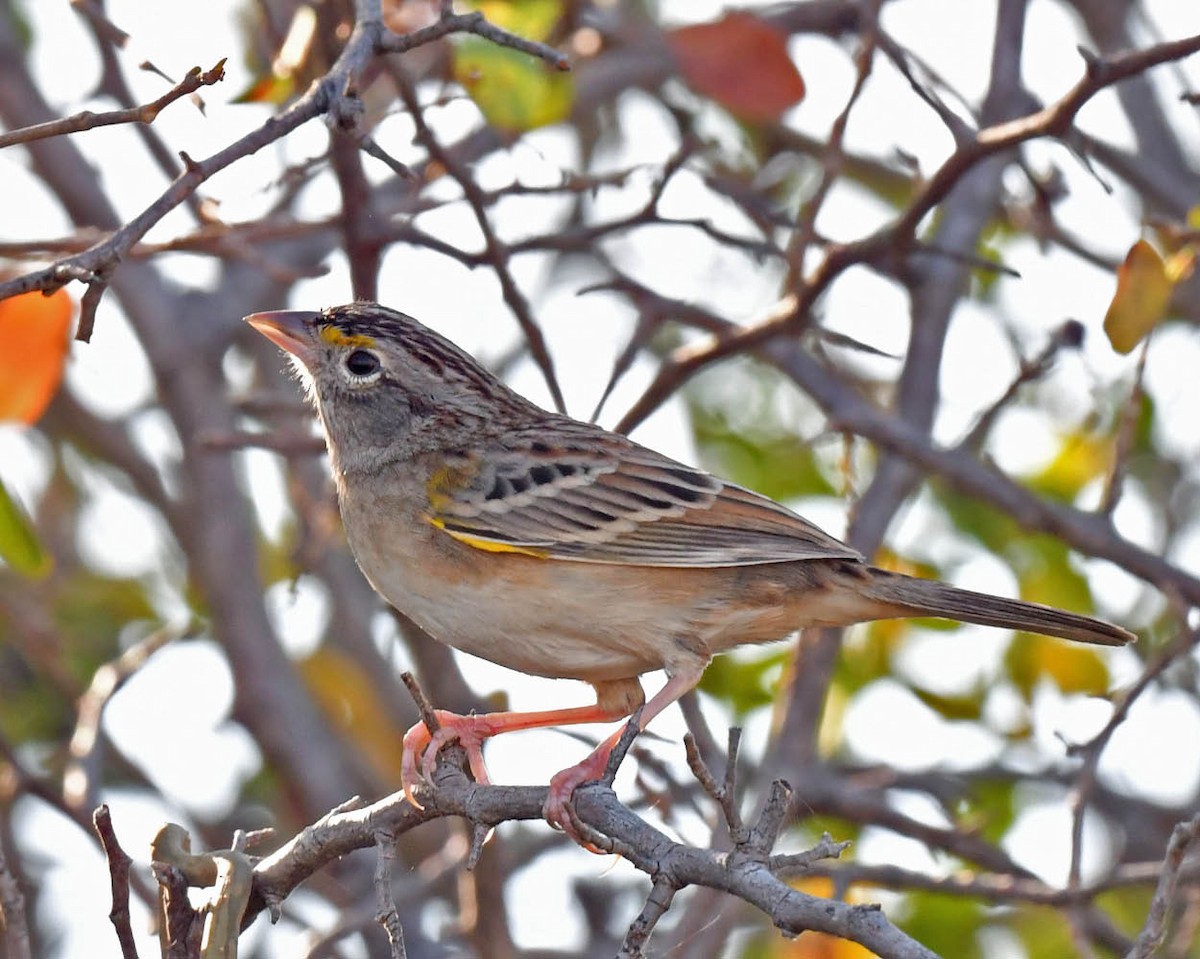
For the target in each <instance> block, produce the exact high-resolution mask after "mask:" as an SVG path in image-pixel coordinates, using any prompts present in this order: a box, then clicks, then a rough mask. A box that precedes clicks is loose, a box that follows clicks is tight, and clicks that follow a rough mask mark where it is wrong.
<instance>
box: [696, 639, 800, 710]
mask: <svg viewBox="0 0 1200 959" xmlns="http://www.w3.org/2000/svg"><path fill="white" fill-rule="evenodd" d="M788 655H789V653H788V651H787V650H786V649H783V650H780V651H776V652H770V653H766V654H763V653H762V652H751V653H743V652H739V653H730V654H727V655H725V656H718V657H717V658H716V659H714V660H713V661H712V662H711V663H709V666H708V669H706V670H705V671H704V677H703V678H702V679H701V680H700V689H702V690H704V692H706V693H708V694H709V695H710V696H715V697H717V698H718V699H720V700H721V701H722V702H725V703H728V704H729V705H730V706H731V707H732V708H733V711H734V713H735V714H736V715H737V716H739V717H741V716H745V715H746V714H747V713H749V712H750V711H751V710H754V709H759V708H761V707H762V706H766V705H768V704H769V703H772V702H774V700H775V694H776V693H777V692H778V689H777V680H778V673H779V671H780V669H781V668H782V666H783V664H784V662H785V661H786V660H787V657H788Z"/></svg>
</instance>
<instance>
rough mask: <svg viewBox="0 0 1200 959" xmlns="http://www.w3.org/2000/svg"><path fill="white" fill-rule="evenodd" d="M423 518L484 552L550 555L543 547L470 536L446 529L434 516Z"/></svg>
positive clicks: (543, 557)
mask: <svg viewBox="0 0 1200 959" xmlns="http://www.w3.org/2000/svg"><path fill="white" fill-rule="evenodd" d="M425 520H426V522H428V523H429V525H430V526H435V527H437V528H438V529H440V530H441V531H442V532H444V533H449V534H450V535H451V536H453V537H454V538H455V539H456V540H458V541H459V542H460V543H466V544H467V545H468V546H471V547H473V548H474V549H478V550H482V551H483V552H485V553H521V554H522V555H524V556H532V557H534V558H535V559H545V558H546V557H547V556H549V555H550V554H549V553H548V552H547V551H546V550H544V549H536V548H534V547H531V546H515V545H513V544H512V543H501V542H497V541H496V540H494V539H486V538H484V537H482V536H472V535H471V534H470V533H464V532H462V531H460V530H455V529H446V524H445V523H444V522H443V521H442V520H440V519H438V518H437V517H436V516H426V517H425Z"/></svg>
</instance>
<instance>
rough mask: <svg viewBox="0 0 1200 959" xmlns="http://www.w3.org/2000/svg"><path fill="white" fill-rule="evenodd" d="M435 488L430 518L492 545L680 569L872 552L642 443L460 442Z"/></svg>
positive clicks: (480, 544) (485, 546) (431, 487)
mask: <svg viewBox="0 0 1200 959" xmlns="http://www.w3.org/2000/svg"><path fill="white" fill-rule="evenodd" d="M428 495H429V510H428V514H427V515H428V519H429V522H431V523H432V524H433V525H434V526H436V527H438V528H439V529H441V530H444V531H445V532H446V533H448V534H449V535H451V536H453V537H455V538H456V539H459V540H461V541H462V542H464V543H467V544H468V545H470V546H474V547H476V548H478V549H482V550H488V551H492V552H517V553H525V554H529V555H533V556H540V557H545V558H552V559H563V560H575V561H578V562H587V563H614V564H622V565H629V566H673V567H686V566H693V567H715V566H750V565H755V564H759V563H783V562H788V561H790V560H811V559H837V558H846V559H861V557H860V556H859V554H858V553H856V552H855V551H854V550H852V549H851V548H850V547H849V546H847V545H845V544H844V543H841V542H839V541H838V540H836V539H834V538H833V537H832V536H829V535H828V534H827V533H824V532H822V531H821V530H820V529H818V528H817V527H816V526H814V525H813V524H812V523H810V522H808V521H807V520H805V519H804V518H803V517H800V516H797V515H796V514H795V513H793V512H792V511H791V510H789V509H787V508H786V507H784V506H781V505H780V504H778V503H776V502H775V501H773V500H770V499H768V498H766V497H765V496H760V495H759V494H757V493H753V492H751V491H750V490H746V489H743V488H742V487H740V486H735V485H734V484H732V483H726V482H724V481H722V480H720V479H718V478H717V477H715V476H712V475H710V474H709V473H706V472H704V471H703V470H699V469H694V468H692V467H689V466H684V465H683V464H681V463H677V462H676V461H674V460H672V459H669V458H667V457H665V456H662V455H660V454H658V453H655V452H653V451H651V450H648V449H645V448H643V447H640V446H637V445H636V444H633V443H627V445H621V444H616V445H613V447H612V448H611V449H610V450H605V451H596V450H594V449H593V448H591V446H590V444H579V445H572V444H564V445H554V444H552V443H549V442H547V441H544V440H537V439H529V440H527V441H525V442H522V443H520V444H518V445H515V446H514V445H512V444H506V445H505V447H503V448H493V449H488V450H466V451H456V452H455V453H453V454H450V455H449V456H448V457H447V458H446V460H445V465H444V466H443V467H442V468H440V469H439V470H437V471H436V472H435V473H434V475H433V476H432V477H431V479H430V480H429V483H428Z"/></svg>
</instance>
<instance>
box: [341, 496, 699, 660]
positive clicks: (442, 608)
mask: <svg viewBox="0 0 1200 959" xmlns="http://www.w3.org/2000/svg"><path fill="white" fill-rule="evenodd" d="M342 514H343V519H344V520H345V524H346V532H347V537H348V539H349V541H350V546H351V549H352V550H353V552H354V555H355V558H356V559H357V561H358V564H359V567H360V568H361V569H362V571H363V573H364V574H365V575H366V577H367V579H368V580H370V582H371V585H372V586H373V587H374V588H375V590H376V591H377V592H378V593H380V594H381V595H382V596H383V597H384V599H386V600H387V601H388V602H389V603H391V604H392V605H393V606H395V607H396V608H397V609H399V610H400V611H401V612H403V613H404V614H405V615H407V616H409V617H410V618H411V619H412V620H413V621H414V622H416V623H417V624H418V625H419V626H421V628H422V629H424V630H425V631H426V632H428V633H429V634H430V635H431V636H433V637H434V638H435V639H437V640H439V641H440V642H443V643H446V644H447V645H450V646H453V647H454V648H455V649H461V650H463V651H464V652H467V653H471V654H472V655H475V656H480V657H482V658H483V659H487V660H490V661H491V662H494V663H499V664H500V665H502V666H507V667H509V668H511V669H516V670H520V671H521V672H525V673H530V674H532V675H537V676H550V677H556V678H566V679H580V680H584V681H587V682H599V681H605V680H613V679H625V678H630V677H634V676H638V675H640V674H642V673H645V672H649V671H651V670H654V669H660V668H663V667H664V666H669V665H673V664H677V663H683V662H685V661H687V662H694V661H695V659H696V658H697V655H698V654H699V655H700V656H702V657H703V658H707V654H706V653H700V652H699V650H697V649H696V648H695V647H696V646H697V645H699V644H697V643H696V642H695V639H694V637H695V623H694V610H693V608H692V603H691V602H690V597H691V596H693V595H694V593H693V592H692V590H690V589H682V590H674V589H667V590H665V591H664V589H663V585H662V582H661V580H659V579H657V578H656V577H653V576H647V570H645V569H640V568H637V567H614V566H605V567H598V566H596V565H594V564H589V563H573V562H566V561H555V560H542V559H537V558H533V557H529V556H523V555H520V554H515V553H486V552H483V551H480V550H477V549H475V548H473V547H471V546H467V545H465V544H463V543H461V542H459V541H458V540H455V539H454V538H453V537H451V536H449V535H448V534H446V533H444V532H442V531H440V530H438V529H436V528H434V527H433V526H431V525H429V524H428V523H427V522H426V521H425V520H424V519H422V518H420V517H419V516H416V515H413V516H412V517H411V520H412V521H411V522H404V523H387V524H385V525H386V526H387V527H388V528H390V529H393V530H398V529H406V530H412V531H414V532H415V535H412V536H408V537H399V536H396V535H392V536H381V535H380V530H379V529H378V528H377V527H372V526H371V525H370V522H369V520H370V519H373V520H375V521H376V522H377V521H378V516H377V515H374V514H372V516H371V517H369V518H368V517H367V516H366V515H362V514H360V513H359V512H358V511H357V510H356V509H355V503H354V501H353V498H351V497H343V500H342ZM402 540H403V541H402ZM650 572H661V571H650ZM680 572H684V571H680ZM686 572H712V571H699V570H697V571H686ZM676 592H679V593H680V595H669V594H672V593H676Z"/></svg>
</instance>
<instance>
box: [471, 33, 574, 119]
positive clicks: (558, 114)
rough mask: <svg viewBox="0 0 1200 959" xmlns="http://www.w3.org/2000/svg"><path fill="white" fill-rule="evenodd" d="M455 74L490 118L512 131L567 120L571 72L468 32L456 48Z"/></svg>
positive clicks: (487, 117)
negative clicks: (470, 34) (563, 70)
mask: <svg viewBox="0 0 1200 959" xmlns="http://www.w3.org/2000/svg"><path fill="white" fill-rule="evenodd" d="M454 79H455V80H457V81H458V82H459V83H460V84H462V86H463V89H465V90H466V91H467V93H468V94H469V95H470V97H471V99H472V100H474V101H475V104H476V106H478V107H479V110H480V112H482V113H483V116H484V119H486V120H487V121H488V123H490V124H491V125H492V126H494V127H496V128H498V129H500V130H506V131H510V132H521V131H524V130H532V129H534V128H535V127H543V126H549V125H550V124H552V123H558V122H560V121H561V120H565V119H566V118H567V117H568V116H569V115H570V113H571V106H572V104H573V103H574V102H575V80H574V78H573V77H572V75H571V74H570V73H563V72H561V71H558V70H555V69H554V68H553V67H551V66H550V65H548V64H546V63H543V62H542V61H541V60H538V59H536V58H534V57H531V56H529V55H528V54H525V53H521V52H519V51H517V50H511V49H509V48H508V47H499V46H497V45H496V44H494V43H492V42H491V41H490V40H484V39H482V38H480V37H466V38H464V39H463V40H462V41H460V42H459V43H458V45H457V46H456V47H455V51H454Z"/></svg>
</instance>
